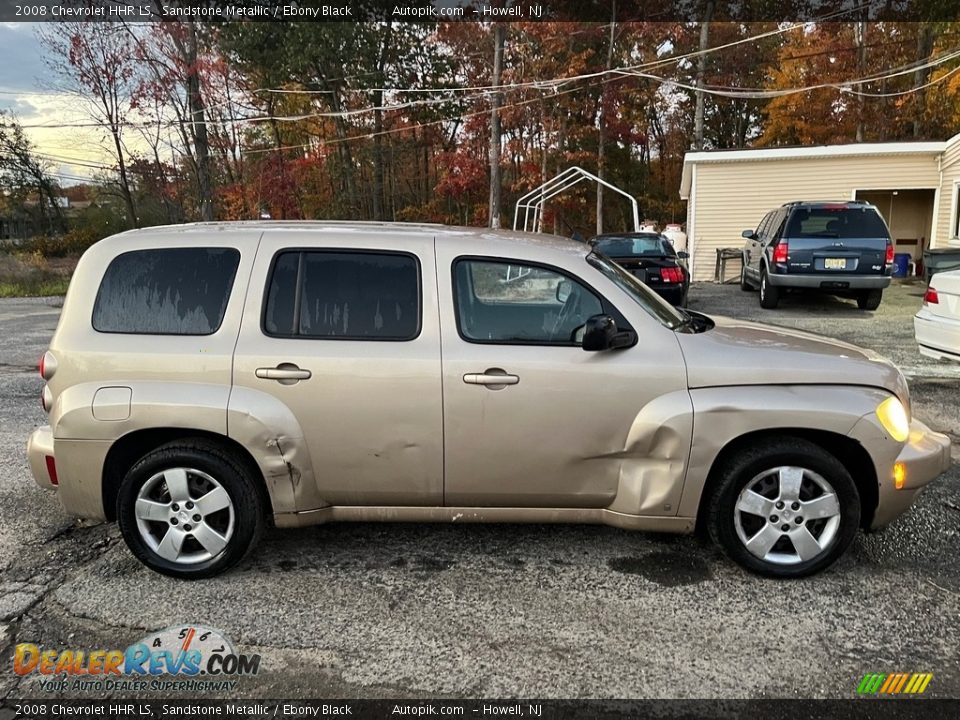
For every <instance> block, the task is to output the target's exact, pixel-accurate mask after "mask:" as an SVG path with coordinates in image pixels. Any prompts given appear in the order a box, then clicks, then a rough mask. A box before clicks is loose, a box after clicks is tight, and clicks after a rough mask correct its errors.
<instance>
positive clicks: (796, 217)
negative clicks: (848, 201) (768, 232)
mask: <svg viewBox="0 0 960 720" xmlns="http://www.w3.org/2000/svg"><path fill="white" fill-rule="evenodd" d="M888 236H889V232H888V231H887V226H886V225H884V223H883V219H882V218H881V217H880V213H878V212H877V211H876V210H874V209H873V208H847V207H838V208H833V207H812V208H802V207H801V208H797V209H796V210H794V211H793V214H792V215H791V216H790V222H789V224H788V226H787V232H786V237H788V238H803V237H827V238H885V237H888Z"/></svg>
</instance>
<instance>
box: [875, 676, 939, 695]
mask: <svg viewBox="0 0 960 720" xmlns="http://www.w3.org/2000/svg"><path fill="white" fill-rule="evenodd" d="M931 680H933V673H901V672H898V673H890V674H889V675H888V674H886V673H867V674H866V675H864V676H863V679H862V680H860V684H859V685H858V686H857V693H858V694H860V695H874V694H880V695H899V694H901V693H902V694H905V695H920V694H922V693H923V692H924V691H926V689H927V686H928V685H929V684H930V681H931Z"/></svg>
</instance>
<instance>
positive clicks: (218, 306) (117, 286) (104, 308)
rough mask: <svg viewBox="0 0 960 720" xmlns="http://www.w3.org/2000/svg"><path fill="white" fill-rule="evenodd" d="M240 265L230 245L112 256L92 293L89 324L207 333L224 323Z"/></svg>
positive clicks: (144, 331)
mask: <svg viewBox="0 0 960 720" xmlns="http://www.w3.org/2000/svg"><path fill="white" fill-rule="evenodd" d="M239 264H240V252H239V251H238V250H236V249H235V248H164V249H162V250H131V251H130V252H125V253H123V254H121V255H117V257H115V258H114V259H113V260H112V261H111V262H110V265H109V266H108V267H107V271H106V273H104V276H103V280H102V281H101V283H100V290H99V291H98V292H97V300H96V302H95V304H94V307H93V329H94V330H97V331H99V332H104V333H131V334H138V335H211V334H213V333H215V332H216V331H217V330H218V329H219V328H220V323H222V322H223V314H224V312H226V309H227V301H228V300H229V299H230V290H231V289H232V288H233V280H234V278H235V277H236V274H237V266H238V265H239Z"/></svg>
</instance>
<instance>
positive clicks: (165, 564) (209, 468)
mask: <svg viewBox="0 0 960 720" xmlns="http://www.w3.org/2000/svg"><path fill="white" fill-rule="evenodd" d="M175 468H188V469H191V470H194V471H199V473H205V474H206V475H208V476H210V477H211V478H213V479H214V480H215V481H216V483H218V484H219V485H220V486H221V487H222V488H223V490H225V491H226V493H227V496H228V497H229V500H230V503H231V504H232V508H231V509H232V513H233V521H232V532H231V533H229V539H228V540H227V542H226V545H225V546H224V547H223V549H222V550H219V551H218V552H217V553H216V554H215V555H213V556H212V557H210V558H208V559H205V560H202V561H198V562H190V563H186V562H177V561H171V560H169V559H166V558H164V557H161V556H160V555H159V554H158V553H157V551H156V550H154V549H153V548H152V547H151V546H150V545H149V544H148V542H147V540H146V539H145V538H144V537H143V535H142V533H141V530H140V526H139V525H138V521H137V515H136V504H137V499H138V494H139V493H140V491H141V489H142V488H144V486H145V485H146V484H147V483H148V482H150V481H151V478H155V477H156V476H157V475H158V474H160V473H162V472H163V471H164V470H171V469H175ZM185 477H186V478H189V479H187V480H185V481H184V482H185V483H190V482H192V483H194V486H196V484H197V483H204V482H207V481H205V480H203V479H202V478H201V477H200V476H199V475H195V476H191V474H190V473H187V474H186V475H185ZM166 482H167V481H166V480H156V481H155V484H156V486H157V487H158V488H160V492H161V493H163V492H167V493H169V486H168V485H167V484H166ZM191 492H192V491H191ZM200 492H202V490H201V491H200ZM190 497H191V498H193V495H192V494H191V495H190ZM171 507H173V505H171ZM196 509H199V506H197V507H196ZM196 509H195V510H194V511H193V512H196ZM218 512H220V515H217V513H213V514H211V515H210V518H214V517H215V516H216V518H217V521H218V522H223V521H224V520H223V518H224V515H223V513H227V516H229V510H221V511H218ZM264 515H265V512H264V504H263V501H262V499H261V495H260V493H259V492H258V490H257V486H256V485H255V481H254V478H253V477H252V476H251V473H250V471H249V470H248V469H247V468H246V467H245V466H244V464H243V463H240V462H238V461H237V460H236V459H235V458H233V457H231V455H230V454H229V453H228V452H226V451H225V450H224V449H223V448H222V447H221V446H219V445H217V444H215V443H212V442H209V441H206V440H200V439H197V440H182V441H175V442H172V443H169V444H167V445H163V446H161V447H159V448H157V449H156V450H153V451H152V452H149V453H147V454H146V455H145V456H144V457H142V458H141V459H140V460H139V461H137V463H136V464H135V465H134V466H133V467H132V468H130V471H129V472H128V473H127V475H126V477H124V479H123V482H122V483H121V484H120V492H119V493H118V495H117V520H118V523H119V525H120V532H121V533H122V534H123V539H124V541H125V542H126V543H127V547H129V548H130V551H131V552H132V553H133V554H134V556H135V557H136V558H137V559H138V560H139V561H140V562H142V563H143V564H144V565H146V566H147V567H149V568H150V569H151V570H154V571H156V572H158V573H162V574H164V575H170V576H171V577H177V578H182V579H188V580H189V579H200V578H207V577H212V576H213V575H218V574H220V573H222V572H224V571H226V570H228V569H230V568H231V567H233V566H235V565H236V564H237V563H239V562H240V561H241V560H243V559H244V558H245V557H246V556H247V555H248V554H249V553H250V551H251V550H252V549H253V548H254V546H255V545H256V544H257V541H258V540H259V538H260V534H261V532H262V531H263V526H264ZM184 521H185V522H190V519H183V520H182V521H181V523H182V522H184ZM169 522H171V523H173V522H174V520H170V521H169ZM209 522H211V523H212V522H213V520H212V519H211V520H210V521H209ZM164 525H165V523H164V522H159V523H156V524H152V523H151V524H148V525H147V527H149V528H150V529H152V530H155V532H156V534H157V535H160V534H161V533H163V532H164V531H163V527H164ZM190 527H191V526H189V525H184V524H181V526H180V530H185V529H189V528H190ZM198 527H199V525H198ZM167 532H169V528H168V529H167ZM223 534H224V535H227V534H228V533H227V532H226V531H225V532H224V533H223ZM186 538H187V539H186V540H184V541H183V545H182V546H181V548H182V549H187V548H189V547H196V548H199V550H200V551H201V552H202V551H204V548H203V546H201V545H200V544H199V541H198V540H196V539H195V538H194V537H193V536H192V535H189V534H188V535H186Z"/></svg>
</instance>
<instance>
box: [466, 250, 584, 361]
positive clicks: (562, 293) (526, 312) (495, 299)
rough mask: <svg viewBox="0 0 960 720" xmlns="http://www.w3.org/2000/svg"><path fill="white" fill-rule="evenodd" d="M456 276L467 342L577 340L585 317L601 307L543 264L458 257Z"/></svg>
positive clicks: (551, 342) (562, 342) (581, 288)
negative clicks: (542, 265)
mask: <svg viewBox="0 0 960 720" xmlns="http://www.w3.org/2000/svg"><path fill="white" fill-rule="evenodd" d="M454 281H455V283H456V289H455V296H456V298H457V323H458V326H459V329H460V335H461V336H462V337H463V338H464V339H465V340H468V341H473V342H487V343H517V344H529V345H579V344H580V338H581V337H582V334H583V333H582V328H583V324H584V323H585V322H586V321H587V318H589V317H590V316H591V315H599V314H601V313H602V312H603V303H602V302H601V301H600V298H598V297H597V296H596V295H595V294H594V293H593V292H592V291H591V290H589V289H588V288H586V287H584V286H583V285H582V284H581V283H579V282H578V281H576V280H574V279H573V278H571V277H569V276H568V275H565V274H563V273H560V272H558V271H555V270H550V269H547V268H543V267H538V266H533V265H523V264H516V263H509V262H505V261H487V260H459V261H458V262H457V263H456V265H455V269H454Z"/></svg>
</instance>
